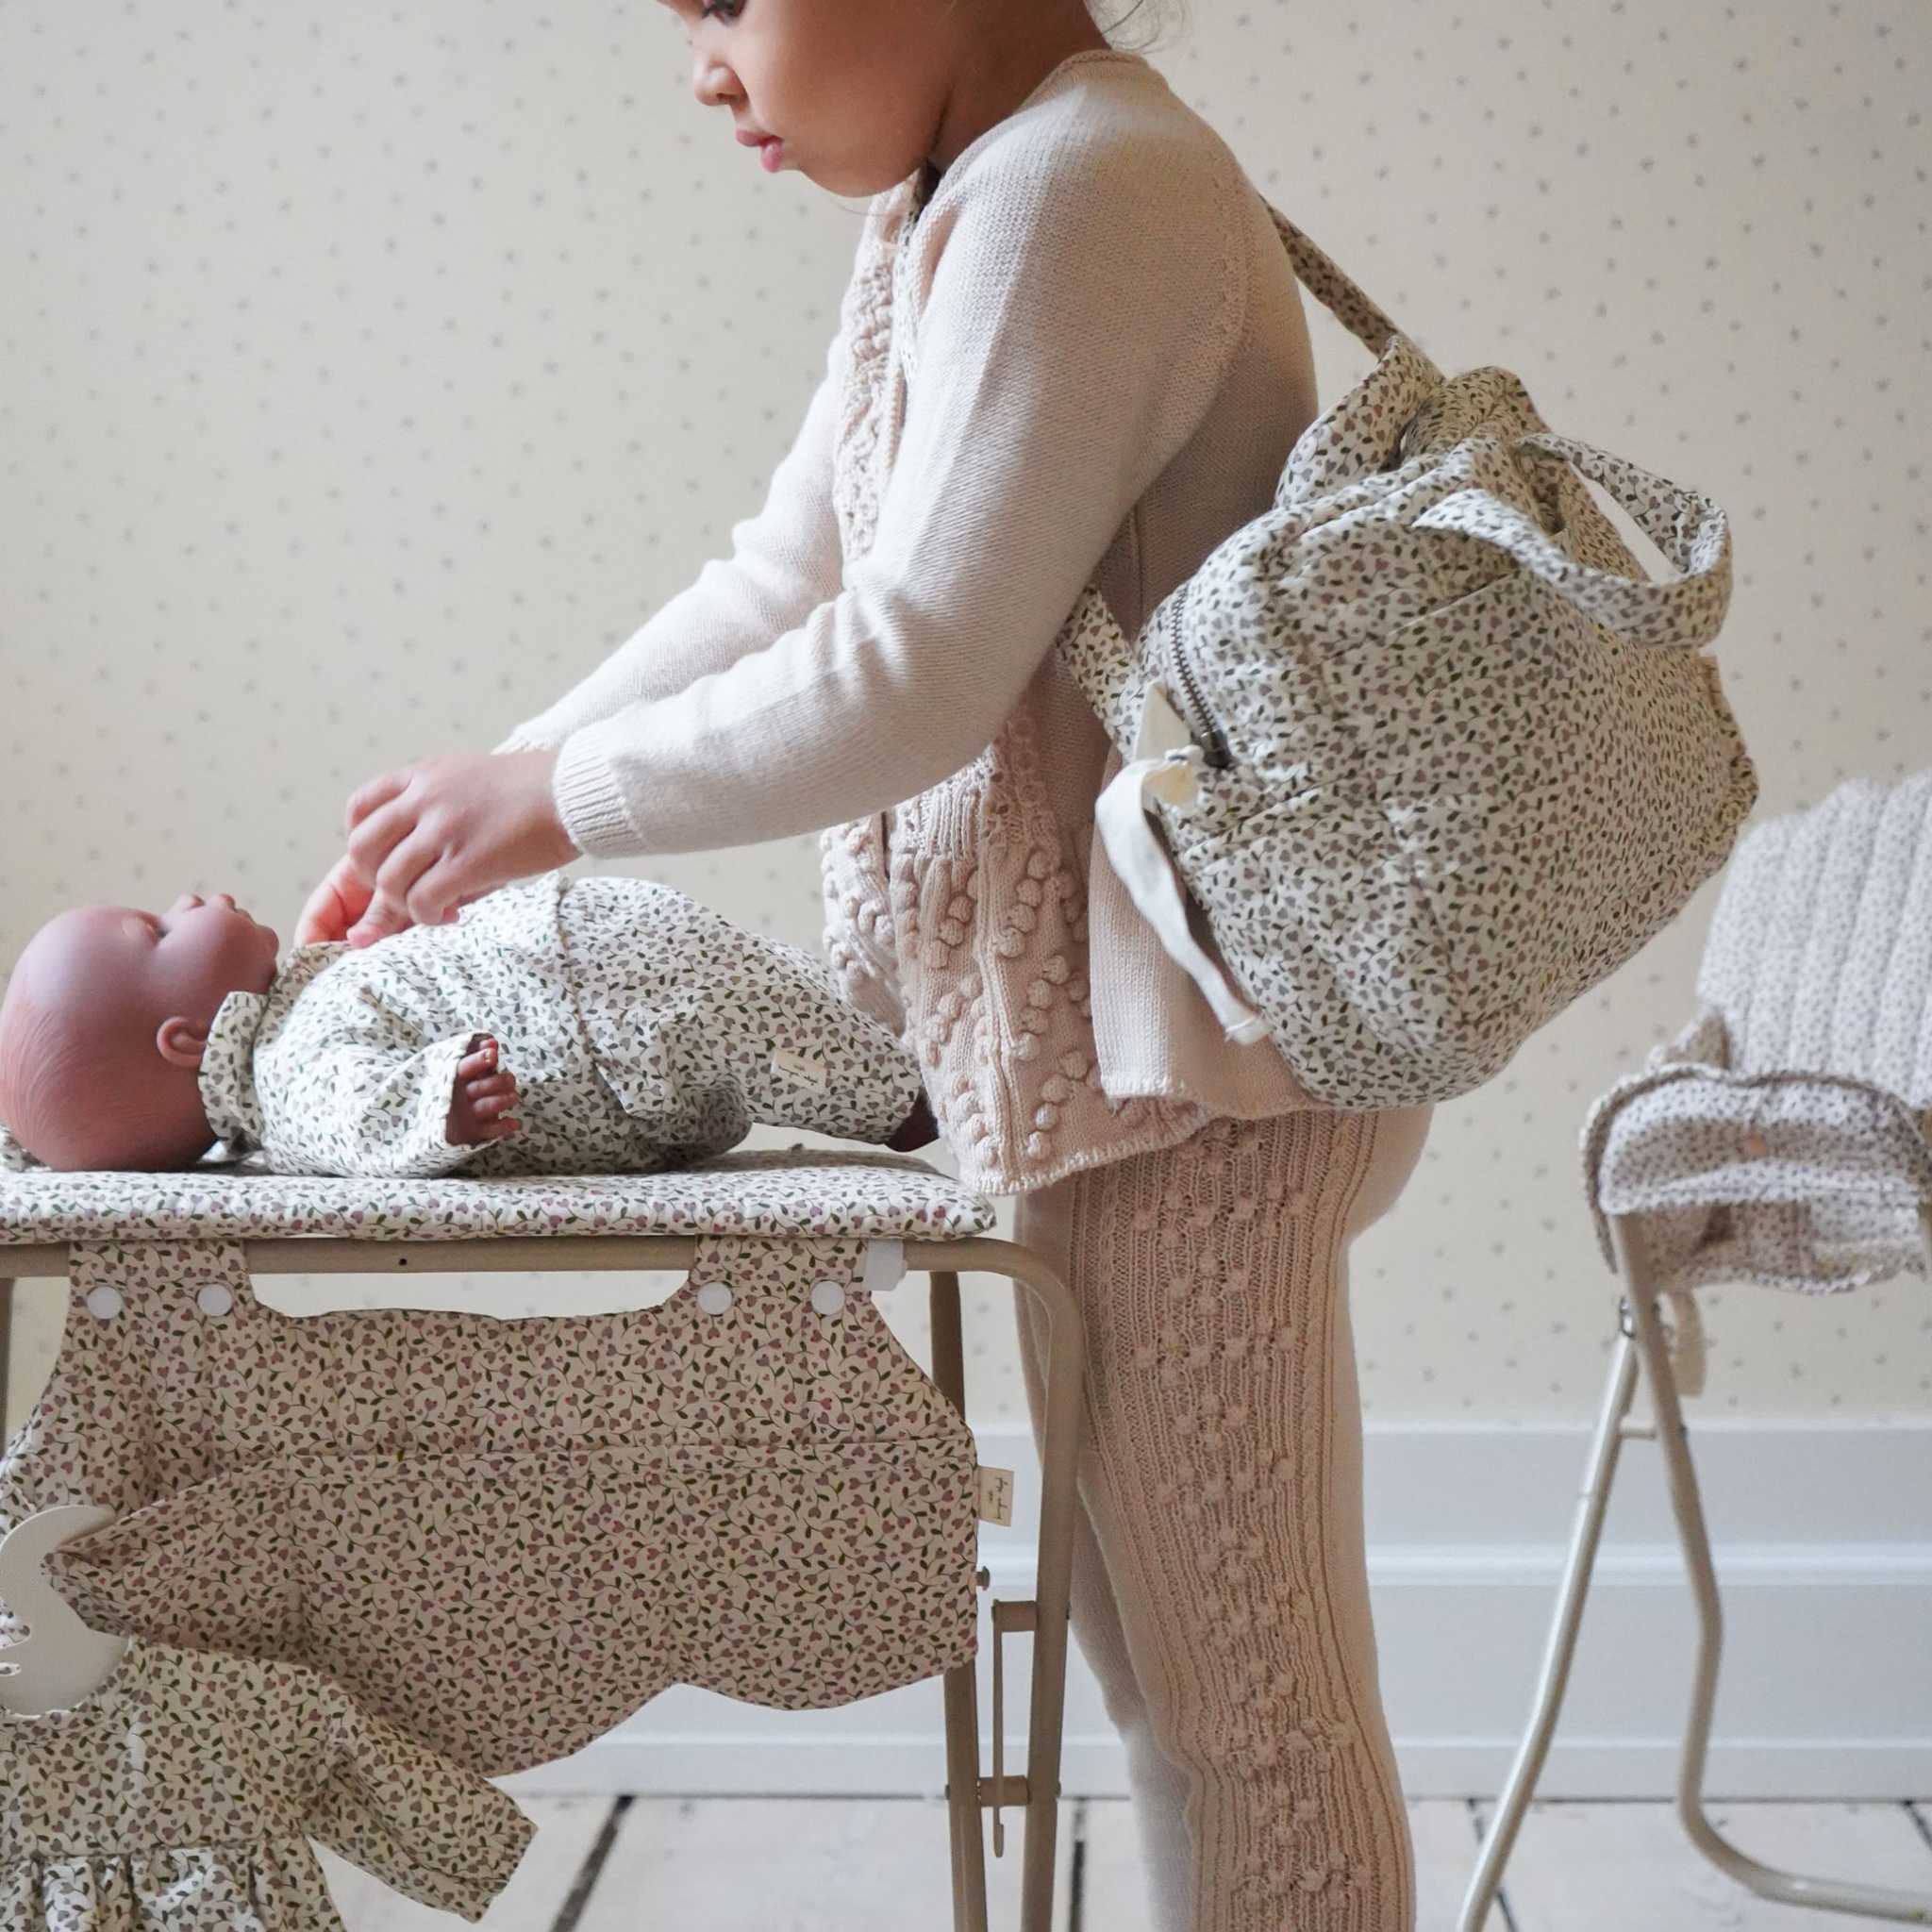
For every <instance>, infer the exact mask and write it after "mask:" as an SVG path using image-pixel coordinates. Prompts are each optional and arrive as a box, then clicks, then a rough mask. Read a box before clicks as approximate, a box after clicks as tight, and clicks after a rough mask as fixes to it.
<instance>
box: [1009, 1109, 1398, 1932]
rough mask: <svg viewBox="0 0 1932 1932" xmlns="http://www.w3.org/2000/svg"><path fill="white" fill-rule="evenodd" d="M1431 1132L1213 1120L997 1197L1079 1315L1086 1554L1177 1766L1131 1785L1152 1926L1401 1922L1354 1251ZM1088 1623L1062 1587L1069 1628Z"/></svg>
mask: <svg viewBox="0 0 1932 1932" xmlns="http://www.w3.org/2000/svg"><path fill="white" fill-rule="evenodd" d="M1426 1120H1427V1113H1426V1110H1407V1111H1404V1112H1399V1113H1396V1112H1391V1113H1386V1114H1362V1113H1350V1114H1345V1113H1334V1112H1309V1113H1299V1114H1290V1115H1284V1116H1282V1117H1280V1118H1278V1119H1275V1120H1270V1121H1255V1122H1237V1121H1216V1122H1213V1123H1211V1124H1209V1125H1208V1127H1206V1128H1204V1129H1203V1130H1202V1131H1201V1132H1200V1133H1199V1134H1197V1135H1195V1136H1194V1137H1193V1138H1192V1139H1191V1140H1190V1141H1186V1142H1184V1143H1182V1145H1180V1146H1179V1147H1176V1148H1173V1149H1169V1150H1164V1151H1162V1152H1159V1153H1156V1154H1148V1155H1139V1156H1134V1157H1131V1158H1128V1159H1125V1160H1122V1161H1116V1162H1111V1163H1109V1164H1108V1165H1106V1166H1104V1167H1101V1168H1097V1169H1093V1170H1091V1171H1089V1172H1087V1173H1084V1174H1076V1175H1074V1176H1073V1177H1071V1179H1069V1180H1068V1181H1065V1182H1061V1183H1058V1184H1057V1185H1056V1186H1054V1187H1052V1188H1048V1189H1043V1190H1041V1191H1037V1192H1033V1193H1027V1194H1023V1195H1022V1196H1020V1198H1019V1200H1018V1202H1017V1204H1016V1216H1015V1234H1016V1238H1017V1239H1019V1240H1021V1241H1024V1242H1026V1243H1027V1244H1028V1245H1029V1246H1034V1247H1038V1248H1040V1249H1041V1251H1042V1252H1044V1253H1045V1254H1046V1255H1047V1256H1048V1257H1049V1258H1050V1259H1052V1260H1054V1261H1055V1262H1056V1264H1057V1265H1058V1267H1059V1268H1060V1269H1061V1270H1062V1271H1063V1272H1064V1273H1065V1275H1066V1278H1067V1280H1068V1282H1069V1284H1070V1286H1071V1287H1072V1289H1073V1291H1074V1294H1075V1296H1076V1297H1077V1298H1078V1300H1079V1302H1080V1306H1081V1308H1082V1311H1083V1314H1084V1315H1085V1318H1086V1322H1087V1342H1088V1358H1087V1376H1088V1391H1087V1416H1086V1433H1085V1440H1084V1442H1083V1448H1082V1456H1081V1464H1080V1474H1079V1486H1080V1491H1081V1497H1082V1501H1083V1503H1084V1505H1085V1507H1086V1512H1087V1515H1088V1517H1089V1518H1090V1519H1091V1528H1092V1533H1093V1537H1094V1541H1095V1542H1096V1544H1097V1546H1098V1549H1099V1551H1100V1552H1101V1562H1100V1563H1099V1564H1098V1565H1097V1566H1096V1565H1092V1564H1091V1562H1090V1568H1096V1567H1097V1568H1099V1569H1101V1570H1103V1571H1104V1572H1105V1574H1107V1576H1108V1579H1109V1580H1110V1582H1111V1585H1112V1589H1113V1597H1114V1603H1115V1607H1116V1614H1117V1618H1118V1625H1119V1630H1120V1633H1121V1636H1120V1641H1121V1642H1122V1643H1123V1644H1124V1648H1125V1649H1126V1651H1127V1653H1128V1656H1129V1657H1130V1659H1131V1663H1132V1668H1133V1672H1134V1676H1135V1680H1136V1683H1137V1686H1138V1688H1139V1691H1140V1694H1141V1700H1142V1701H1143V1703H1144V1707H1145V1709H1146V1712H1147V1730H1148V1735H1149V1742H1150V1745H1151V1747H1152V1750H1151V1753H1150V1754H1149V1755H1158V1757H1160V1758H1163V1759H1164V1760H1165V1762H1166V1765H1167V1767H1168V1773H1169V1775H1168V1777H1167V1779H1166V1784H1165V1791H1163V1789H1162V1779H1161V1777H1160V1775H1159V1774H1158V1772H1156V1773H1152V1774H1150V1775H1148V1776H1147V1778H1146V1782H1145V1784H1144V1786H1143V1784H1142V1782H1141V1779H1140V1778H1139V1777H1137V1778H1136V1781H1135V1796H1136V1805H1137V1810H1138V1812H1139V1813H1140V1815H1141V1818H1142V1820H1143V1823H1142V1826H1141V1829H1142V1834H1143V1837H1142V1841H1143V1844H1144V1845H1145V1847H1146V1851H1147V1857H1148V1864H1149V1868H1150V1869H1149V1878H1150V1882H1151V1885H1152V1890H1153V1901H1152V1903H1153V1907H1154V1910H1155V1912H1156V1915H1157V1916H1156V1918H1155V1924H1156V1925H1157V1927H1158V1932H1263V1928H1266V1932H1280V1928H1281V1927H1283V1926H1285V1925H1290V1924H1291V1925H1293V1926H1294V1927H1296V1928H1297V1932H1409V1928H1410V1927H1411V1926H1412V1925H1413V1923H1414V1912H1415V1904H1414V1866H1413V1852H1412V1848H1411V1845H1410V1840H1409V1836H1408V1825H1407V1810H1406V1807H1405V1805H1404V1802H1403V1796H1402V1791H1401V1788H1400V1784H1399V1780H1398V1778H1397V1774H1396V1770H1395V1763H1394V1757H1393V1753H1392V1751H1391V1747H1390V1742H1389V1736H1388V1727H1387V1724H1386V1721H1385V1719H1384V1716H1383V1713H1382V1709H1381V1703H1380V1691H1379V1685H1378V1682H1377V1672H1376V1657H1375V1644H1374V1629H1373V1624H1372V1622H1371V1617H1370V1605H1369V1596H1368V1578H1367V1566H1366V1562H1365V1559H1364V1553H1363V1547H1362V1541H1363V1537H1362V1516H1361V1432H1360V1413H1359V1407H1358V1402H1357V1384H1356V1373H1355V1359H1354V1346H1353V1337H1352V1333H1351V1329H1350V1325H1349V1322H1348V1311H1347V1299H1346V1295H1347V1277H1346V1272H1345V1254H1346V1248H1347V1243H1348V1241H1349V1239H1350V1238H1351V1237H1352V1235H1353V1234H1354V1233H1355V1232H1358V1231H1359V1230H1360V1228H1361V1227H1363V1226H1365V1225H1367V1224H1369V1223H1370V1222H1371V1221H1372V1220H1374V1218H1375V1217H1376V1216H1377V1215H1378V1214H1379V1213H1380V1212H1381V1211H1383V1210H1384V1209H1385V1208H1386V1207H1387V1206H1388V1204H1389V1203H1390V1202H1391V1201H1392V1200H1393V1198H1394V1197H1395V1195H1396V1193H1398V1192H1399V1191H1400V1188H1401V1185H1402V1182H1403V1181H1404V1180H1406V1179H1407V1174H1408V1173H1409V1172H1410V1170H1412V1168H1413V1166H1414V1164H1415V1160H1416V1158H1417V1157H1418V1155H1419V1153H1420V1148H1421V1137H1422V1132H1423V1131H1424V1130H1425V1125H1426ZM1023 1333H1024V1331H1023ZM1034 1422H1035V1431H1036V1436H1035V1440H1036V1442H1037V1441H1038V1440H1039V1436H1038V1431H1039V1413H1038V1410H1037V1409H1036V1410H1035V1415H1034ZM1080 1615H1081V1612H1080V1607H1079V1602H1078V1600H1077V1599H1076V1602H1075V1605H1074V1623H1075V1629H1076V1631H1077V1630H1078V1629H1079V1628H1080V1623H1079V1620H1080ZM1090 1621H1092V1617H1091V1613H1090ZM1096 1627H1097V1625H1096ZM1093 1647H1094V1646H1090V1645H1089V1644H1088V1643H1087V1642H1085V1641H1083V1644H1082V1648H1083V1651H1086V1652H1089V1653H1090V1661H1091V1660H1092V1659H1091V1650H1092V1648H1093ZM1099 1647H1100V1648H1101V1651H1102V1654H1103V1655H1105V1645H1104V1643H1103V1644H1102V1645H1101V1646H1099ZM1117 1701H1118V1703H1119V1706H1120V1707H1121V1709H1122V1710H1123V1711H1125V1712H1128V1713H1129V1714H1130V1715H1131V1712H1132V1709H1133V1707H1132V1704H1131V1701H1130V1700H1129V1699H1128V1698H1127V1697H1126V1696H1125V1695H1124V1694H1121V1695H1119V1696H1118V1699H1117ZM1114 1702H1115V1700H1114V1699H1110V1700H1109V1709H1110V1710H1111V1709H1112V1708H1113V1706H1114ZM1123 1735H1124V1736H1125V1735H1126V1733H1125V1731H1124V1732H1123ZM1145 1768H1146V1767H1145V1766H1144V1765H1143V1769H1145ZM1175 1791H1179V1792H1182V1793H1184V1796H1183V1797H1182V1799H1181V1817H1180V1820H1179V1824H1178V1828H1177V1827H1176V1823H1175V1820H1174V1812H1173V1809H1172V1806H1173V1802H1174V1799H1173V1793H1174V1792H1175ZM1163 1806H1165V1807H1167V1809H1166V1815H1165V1817H1164V1818H1162V1817H1160V1816H1158V1811H1159V1808H1160V1807H1163ZM1183 1845H1184V1846H1185V1848H1186V1854H1187V1856H1186V1859H1185V1863H1183V1861H1182V1859H1181V1857H1180V1856H1179V1851H1178V1848H1179V1847H1180V1846H1183Z"/></svg>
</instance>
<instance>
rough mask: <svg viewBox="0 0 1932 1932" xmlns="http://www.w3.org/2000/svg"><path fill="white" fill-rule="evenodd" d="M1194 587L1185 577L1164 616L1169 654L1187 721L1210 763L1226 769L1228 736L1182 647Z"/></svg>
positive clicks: (1229, 761)
mask: <svg viewBox="0 0 1932 1932" xmlns="http://www.w3.org/2000/svg"><path fill="white" fill-rule="evenodd" d="M1192 587H1193V579H1192V578H1191V577H1184V578H1183V579H1182V580H1181V585H1180V588H1179V589H1178V590H1177V591H1175V592H1174V596H1173V598H1172V599H1171V600H1170V602H1169V604H1168V607H1167V611H1166V614H1165V616H1164V617H1163V619H1162V622H1163V624H1164V625H1165V626H1166V630H1167V657H1168V662H1169V664H1170V665H1171V666H1172V667H1173V670H1174V680H1175V683H1176V685H1177V686H1178V695H1179V696H1180V698H1181V701H1182V703H1183V705H1184V706H1185V708H1186V709H1187V711H1188V714H1189V716H1188V724H1189V726H1190V728H1191V730H1192V731H1193V733H1194V736H1195V737H1196V738H1197V739H1199V740H1202V741H1203V743H1202V746H1201V748H1202V750H1203V751H1204V752H1206V753H1207V755H1208V764H1210V765H1213V766H1216V767H1218V768H1221V769H1225V768H1226V767H1227V766H1228V765H1230V764H1232V763H1233V759H1232V758H1231V757H1230V756H1229V753H1228V748H1227V740H1226V738H1225V737H1224V735H1223V732H1222V729H1221V726H1220V725H1219V724H1216V723H1215V722H1214V714H1213V713H1212V712H1211V711H1210V710H1208V707H1207V705H1206V703H1205V702H1204V701H1203V699H1202V696H1201V687H1200V686H1199V685H1198V684H1196V683H1195V682H1194V670H1193V666H1192V665H1191V664H1190V663H1189V662H1188V657H1187V653H1186V651H1185V650H1183V649H1182V647H1181V617H1182V614H1183V613H1184V612H1185V610H1186V609H1187V607H1188V592H1189V591H1190V590H1191V589H1192Z"/></svg>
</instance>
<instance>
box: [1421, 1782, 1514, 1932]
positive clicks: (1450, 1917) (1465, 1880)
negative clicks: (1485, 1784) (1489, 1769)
mask: <svg viewBox="0 0 1932 1932" xmlns="http://www.w3.org/2000/svg"><path fill="white" fill-rule="evenodd" d="M1408 1828H1409V1833H1410V1836H1411V1837H1412V1838H1413V1839H1414V1840H1415V1924H1416V1932H1456V1921H1457V1915H1458V1914H1459V1913H1460V1912H1461V1910H1462V1894H1463V1893H1464V1892H1465V1891H1467V1890H1469V1881H1470V1876H1471V1874H1473V1873H1474V1871H1475V1858H1476V1852H1477V1850H1478V1846H1477V1843H1476V1828H1475V1809H1474V1806H1472V1805H1471V1804H1470V1802H1469V1801H1468V1799H1466V1798H1418V1799H1415V1800H1413V1801H1412V1802H1411V1803H1410V1805H1409V1807H1408ZM1483 1932H1504V1920H1503V1915H1502V1913H1501V1912H1500V1911H1498V1910H1496V1909H1494V1908H1493V1907H1492V1908H1491V1912H1490V1918H1489V1924H1487V1925H1485V1926H1484V1928H1483Z"/></svg>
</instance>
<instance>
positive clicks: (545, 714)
mask: <svg viewBox="0 0 1932 1932" xmlns="http://www.w3.org/2000/svg"><path fill="white" fill-rule="evenodd" d="M839 350H840V338H839V337H838V336H837V335H836V334H835V335H834V336H833V338H832V342H831V346H830V348H828V349H827V351H826V352H825V370H824V375H823V376H822V378H821V379H820V382H819V386H818V389H817V391H815V392H814V393H813V395H812V399H811V402H810V404H809V405H808V408H807V409H806V412H805V421H804V423H803V425H801V427H800V429H799V432H798V435H797V437H796V438H795V439H794V441H793V442H792V445H791V448H790V449H789V450H787V451H786V453H785V455H784V457H783V458H781V459H780V461H779V463H778V466H777V468H776V469H775V470H774V472H773V474H772V482H771V488H770V490H769V491H768V492H767V494H766V497H765V505H764V508H762V509H761V510H760V511H759V512H758V515H757V516H754V517H746V518H744V519H743V520H741V522H739V523H736V524H733V525H732V526H731V554H730V556H729V557H714V558H709V559H708V561H707V562H706V563H705V564H704V566H703V567H702V568H701V569H700V570H699V572H698V574H697V576H696V578H695V579H694V580H693V581H692V582H691V584H689V585H688V586H687V587H686V588H685V589H684V590H682V591H679V592H678V593H677V594H676V595H675V597H673V598H672V599H671V600H670V601H669V602H668V603H666V604H665V605H664V606H663V607H662V608H659V609H658V611H657V613H656V614H655V615H654V616H653V617H652V618H651V619H650V620H649V622H648V623H646V624H645V625H643V626H642V628H641V629H640V630H637V631H635V632H633V633H632V635H631V636H630V638H629V639H627V640H626V641H625V642H624V643H622V644H620V645H619V646H618V647H617V649H616V650H614V651H613V652H611V654H610V655H609V656H608V658H605V660H604V661H603V662H602V663H601V664H599V665H598V666H597V667H596V669H595V670H593V671H591V673H590V674H589V675H587V676H585V677H584V678H583V679H581V680H580V681H579V682H578V683H577V684H575V686H573V687H572V688H571V689H570V690H569V691H565V692H564V694H563V695H562V696H561V697H560V698H558V700H557V701H556V703H555V704H553V705H551V706H550V707H549V708H547V709H546V710H543V711H541V712H540V713H539V714H538V715H537V716H536V717H534V718H529V719H526V720H525V722H524V723H523V724H519V725H518V726H517V727H516V729H515V730H514V731H512V732H511V733H510V735H509V736H508V738H506V739H505V740H504V741H503V742H502V743H501V744H499V745H497V746H496V747H495V749H496V750H498V751H536V750H541V749H547V748H549V747H551V746H553V745H559V744H561V743H562V742H563V741H564V740H565V739H566V738H568V737H569V736H570V735H571V733H572V732H574V731H575V730H577V729H579V728H580V727H581V726H583V725H585V724H591V723H594V722H595V721H596V720H597V719H600V718H608V717H609V716H610V715H611V714H612V713H613V712H614V711H617V710H620V709H621V708H623V707H624V706H625V705H629V704H636V703H640V702H648V701H649V700H651V699H653V698H661V697H668V696H669V695H670V694H671V693H672V692H674V691H682V690H683V689H684V687H685V686H686V685H687V684H689V683H691V681H692V680H693V679H694V678H697V677H701V676H703V675H706V674H707V673H708V672H712V671H719V670H722V669H723V668H724V666H725V665H727V664H729V663H730V662H731V661H732V660H733V659H734V658H738V657H741V655H743V654H744V653H745V652H747V651H753V650H757V649H758V647H759V646H761V645H763V644H767V643H769V642H770V641H772V639H773V638H774V637H776V636H778V635H779V634H780V633H781V632H783V631H786V630H789V629H790V628H791V626H792V625H795V624H798V623H801V622H802V621H803V620H804V618H805V616H806V614H807V613H808V611H810V610H811V609H812V608H814V607H815V606H817V605H818V604H820V603H823V602H824V599H825V598H827V597H830V596H833V595H835V594H836V593H837V591H838V589H839V582H840V574H841V568H842V564H843V556H842V546H841V541H840V536H839V526H838V522H837V519H836V517H835V516H834V514H833V510H832V439H833V425H834V423H835V422H836V419H837V416H838V408H839V376H838V372H839V369H840V366H841V361H840V354H839Z"/></svg>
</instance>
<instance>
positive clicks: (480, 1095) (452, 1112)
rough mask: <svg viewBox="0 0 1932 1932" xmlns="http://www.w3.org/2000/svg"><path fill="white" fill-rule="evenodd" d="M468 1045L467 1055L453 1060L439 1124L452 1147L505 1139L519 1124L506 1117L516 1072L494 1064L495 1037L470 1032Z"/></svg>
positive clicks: (514, 1091) (513, 1095) (514, 1096)
mask: <svg viewBox="0 0 1932 1932" xmlns="http://www.w3.org/2000/svg"><path fill="white" fill-rule="evenodd" d="M470 1048H471V1051H470V1053H469V1055H468V1057H467V1058H464V1059H461V1060H459V1061H458V1063H457V1078H456V1086H455V1089H454V1090H453V1091H452V1092H451V1094H450V1102H449V1119H448V1120H447V1121H446V1122H445V1123H444V1124H443V1129H442V1138H443V1139H444V1140H445V1141H448V1142H449V1144H450V1145H451V1146H452V1147H475V1146H479V1145H481V1144H482V1142H484V1141H503V1140H507V1139H508V1137H509V1136H510V1135H511V1134H514V1133H516V1132H518V1131H519V1129H520V1128H521V1127H522V1125H523V1123H522V1122H521V1121H514V1120H511V1119H510V1118H509V1110H510V1108H513V1107H514V1106H515V1105H516V1104H517V1076H516V1075H515V1074H512V1073H511V1072H510V1070H509V1069H508V1067H498V1065H497V1064H496V1058H497V1057H496V1042H495V1041H493V1040H492V1039H491V1037H490V1035H489V1034H487V1033H473V1034H471V1036H470Z"/></svg>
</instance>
